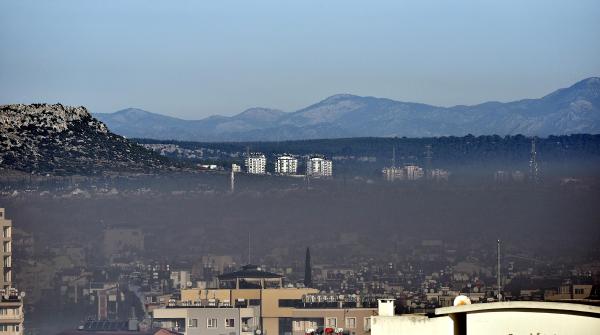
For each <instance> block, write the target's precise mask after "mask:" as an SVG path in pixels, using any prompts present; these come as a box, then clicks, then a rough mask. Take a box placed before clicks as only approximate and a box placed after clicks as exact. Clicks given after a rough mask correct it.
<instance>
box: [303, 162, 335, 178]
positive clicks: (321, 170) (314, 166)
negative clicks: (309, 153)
mask: <svg viewBox="0 0 600 335" xmlns="http://www.w3.org/2000/svg"><path fill="white" fill-rule="evenodd" d="M306 175H307V176H312V177H331V176H332V175H333V162H332V161H330V160H328V159H325V158H323V157H311V158H309V159H308V161H307V162H306Z"/></svg>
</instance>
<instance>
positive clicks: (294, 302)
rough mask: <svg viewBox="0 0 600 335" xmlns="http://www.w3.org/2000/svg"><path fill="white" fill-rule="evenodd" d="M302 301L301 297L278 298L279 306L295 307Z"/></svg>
mask: <svg viewBox="0 0 600 335" xmlns="http://www.w3.org/2000/svg"><path fill="white" fill-rule="evenodd" d="M301 303H302V299H279V307H296V306H298V305H300V304H301Z"/></svg>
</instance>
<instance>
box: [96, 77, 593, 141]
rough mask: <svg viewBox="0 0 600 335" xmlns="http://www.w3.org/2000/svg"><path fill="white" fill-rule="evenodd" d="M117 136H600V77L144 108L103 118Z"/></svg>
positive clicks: (206, 138)
mask: <svg viewBox="0 0 600 335" xmlns="http://www.w3.org/2000/svg"><path fill="white" fill-rule="evenodd" d="M94 116H95V117H96V118H97V119H99V120H100V121H102V122H104V123H105V124H106V125H107V126H108V127H109V129H111V131H113V132H115V133H117V134H120V135H123V136H126V137H136V138H153V139H173V140H182V141H209V142H216V141H279V140H302V139H317V138H345V137H370V136H372V137H404V136H405V137H433V136H463V135H467V134H473V135H490V134H497V135H515V134H523V135H530V136H531V135H536V136H547V135H565V134H575V133H591V134H597V133H600V78H598V77H592V78H588V79H585V80H582V81H580V82H577V83H576V84H574V85H572V86H570V87H568V88H563V89H559V90H557V91H555V92H552V93H550V94H548V95H546V96H544V97H542V98H539V99H524V100H518V101H512V102H504V103H503V102H485V103H482V104H478V105H471V106H465V105H458V106H453V107H439V106H432V105H427V104H422V103H412V102H401V101H395V100H391V99H385V98H375V97H362V96H356V95H350V94H338V95H333V96H331V97H328V98H326V99H325V100H322V101H320V102H318V103H315V104H313V105H310V106H308V107H306V108H303V109H300V110H298V111H295V112H283V111H280V110H276V109H269V108H251V109H248V110H246V111H244V112H242V113H240V114H237V115H235V116H231V117H227V116H210V117H207V118H205V119H201V120H183V119H179V118H174V117H170V116H165V115H161V114H156V113H151V112H147V111H144V110H141V109H136V108H128V109H124V110H120V111H117V112H114V113H96V114H94Z"/></svg>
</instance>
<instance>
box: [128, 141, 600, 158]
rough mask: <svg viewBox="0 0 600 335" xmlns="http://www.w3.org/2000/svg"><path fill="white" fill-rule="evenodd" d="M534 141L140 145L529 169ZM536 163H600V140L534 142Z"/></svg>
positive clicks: (178, 143)
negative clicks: (393, 157)
mask: <svg viewBox="0 0 600 335" xmlns="http://www.w3.org/2000/svg"><path fill="white" fill-rule="evenodd" d="M532 140H534V139H533V138H531V137H526V136H523V135H515V136H504V137H502V136H498V135H490V136H473V135H467V136H463V137H456V136H448V137H432V138H406V137H396V138H381V137H366V138H344V139H320V140H300V141H282V142H214V143H212V142H186V141H164V140H151V139H137V140H136V141H138V142H139V143H169V144H177V145H179V146H180V147H182V148H187V149H199V148H204V149H212V150H219V151H221V152H225V153H235V152H239V153H243V152H245V151H246V150H247V149H249V150H250V151H259V152H263V153H265V154H266V155H267V156H275V155H277V154H281V153H292V154H296V155H309V154H315V153H319V154H324V155H326V156H328V157H356V158H358V157H374V158H376V160H377V162H379V164H378V165H381V164H384V165H385V164H386V163H391V162H392V151H393V150H395V157H396V162H397V163H398V164H402V163H417V164H419V163H424V161H425V156H426V154H425V153H426V150H427V149H426V148H427V146H430V148H431V152H432V155H431V156H432V164H434V165H442V166H454V165H471V164H476V165H478V164H492V165H498V164H507V165H512V164H525V165H527V163H528V161H529V157H530V152H531V148H532ZM535 146H536V152H537V158H538V160H539V161H540V162H553V163H560V162H575V161H577V162H581V161H585V162H590V163H591V162H598V161H600V135H589V134H577V135H565V136H549V137H546V138H535Z"/></svg>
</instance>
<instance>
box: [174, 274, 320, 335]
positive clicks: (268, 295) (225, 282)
mask: <svg viewBox="0 0 600 335" xmlns="http://www.w3.org/2000/svg"><path fill="white" fill-rule="evenodd" d="M217 286H218V288H213V289H200V288H191V289H185V290H181V301H182V302H186V303H190V304H196V303H201V304H206V303H209V304H210V303H211V301H214V302H215V303H216V302H221V303H223V302H228V303H230V304H232V305H236V304H244V305H245V306H248V307H250V308H254V309H256V312H257V315H258V327H259V329H261V330H262V332H263V334H265V335H279V334H281V335H283V332H284V329H287V328H285V327H286V325H285V323H284V322H282V320H284V319H285V318H287V319H291V318H292V316H293V310H294V308H293V307H292V305H293V302H296V301H301V300H302V297H303V296H305V295H307V294H315V293H317V292H318V290H316V289H312V288H285V287H283V276H281V275H278V274H275V273H271V272H267V271H263V270H261V269H260V268H259V267H258V266H255V265H246V266H244V267H243V268H242V269H241V270H240V271H236V272H232V273H226V274H223V275H220V276H219V277H218V283H217ZM280 330H282V332H280Z"/></svg>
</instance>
